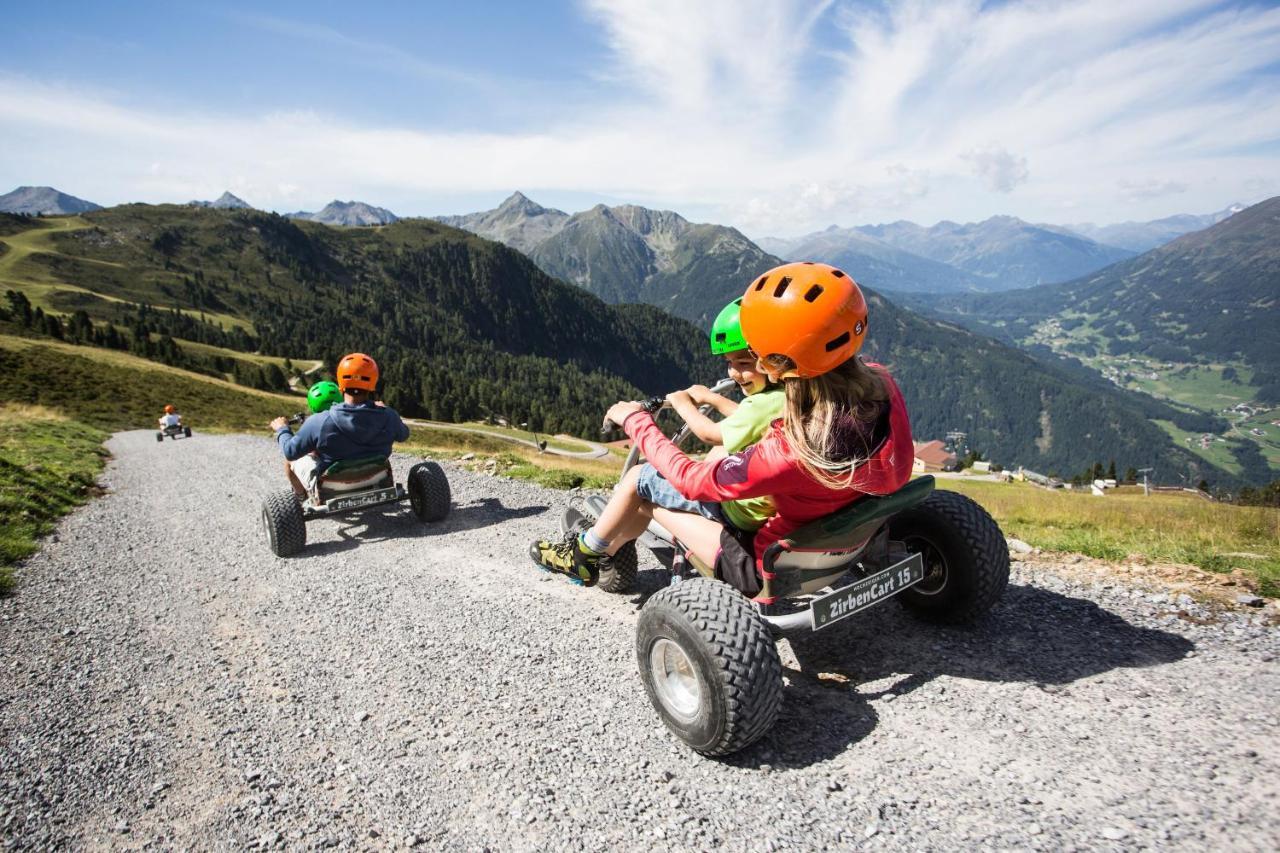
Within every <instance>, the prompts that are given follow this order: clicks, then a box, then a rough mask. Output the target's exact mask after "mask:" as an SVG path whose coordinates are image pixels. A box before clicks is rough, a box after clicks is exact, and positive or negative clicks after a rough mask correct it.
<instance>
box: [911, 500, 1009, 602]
mask: <svg viewBox="0 0 1280 853" xmlns="http://www.w3.org/2000/svg"><path fill="white" fill-rule="evenodd" d="M889 538H890V539H892V540H894V541H897V542H902V543H903V544H905V545H906V546H907V550H908V551H911V552H913V553H918V554H920V555H921V556H923V557H924V571H925V575H924V579H923V580H921V581H920V582H919V583H917V584H915V585H914V586H912V587H910V588H909V589H906V590H903V592H902V594H900V595H899V596H898V601H900V602H901V603H902V606H903V607H905V608H906V609H907V610H909V611H911V613H913V614H914V615H916V616H918V617H920V618H921V619H924V620H926V621H928V622H936V623H941V624H949V625H955V624H963V623H969V622H976V621H978V620H979V619H981V618H982V617H984V616H986V615H987V614H988V613H989V612H990V611H991V608H993V607H995V605H996V602H998V601H999V600H1000V597H1001V596H1002V595H1003V594H1004V590H1005V587H1006V586H1008V585H1009V549H1008V547H1007V546H1006V545H1005V541H1004V534H1002V533H1001V532H1000V527H999V525H997V524H996V522H995V519H993V518H992V517H991V516H990V514H988V513H987V511H986V510H985V509H983V508H982V507H981V506H980V505H978V504H977V503H975V502H974V501H972V500H970V499H969V498H967V497H965V496H964V495H962V494H960V493H959V492H949V491H946V490H938V491H935V492H933V493H932V494H930V495H929V497H927V498H925V499H924V500H923V501H921V502H920V503H918V504H916V505H915V506H913V507H911V508H910V509H908V510H905V511H903V512H900V513H898V514H897V515H895V516H894V517H893V519H892V520H890V522H889Z"/></svg>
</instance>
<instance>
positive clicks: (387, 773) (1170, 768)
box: [0, 432, 1280, 850]
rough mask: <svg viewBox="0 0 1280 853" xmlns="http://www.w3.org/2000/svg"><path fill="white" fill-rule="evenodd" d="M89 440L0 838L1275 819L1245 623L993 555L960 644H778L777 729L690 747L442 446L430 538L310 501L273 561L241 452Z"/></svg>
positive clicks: (1254, 647) (57, 555)
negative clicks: (101, 474) (996, 562)
mask: <svg viewBox="0 0 1280 853" xmlns="http://www.w3.org/2000/svg"><path fill="white" fill-rule="evenodd" d="M110 447H111V449H112V451H113V453H114V454H115V455H116V460H115V461H114V462H113V463H112V464H111V466H110V468H109V469H108V472H107V474H106V476H105V482H106V484H107V485H108V487H109V488H110V489H111V493H110V494H108V495H107V496H106V497H104V498H102V499H100V500H98V501H95V502H94V503H93V504H91V505H89V506H88V507H86V508H84V509H82V510H80V511H79V512H77V513H76V514H75V515H73V516H72V517H70V518H69V519H67V520H66V521H65V522H64V523H63V524H62V525H61V527H60V529H59V533H58V534H57V536H56V537H55V538H53V539H51V540H50V541H48V542H47V543H46V545H45V547H44V549H43V551H42V552H41V554H39V555H38V556H37V557H35V558H33V559H32V560H31V561H30V562H29V564H28V565H26V566H25V567H24V568H22V570H21V572H20V578H21V583H20V586H19V589H18V593H17V595H16V596H14V597H12V598H9V599H5V600H0V649H3V650H4V651H3V658H2V661H0V663H2V670H0V672H2V674H0V827H3V830H2V832H0V836H2V837H3V839H4V843H5V844H6V845H7V846H12V847H47V846H50V845H64V846H65V845H70V846H75V847H135V848H136V847H143V846H153V847H158V848H166V849H168V848H175V847H177V848H191V847H195V848H218V849H223V848H232V847H245V846H257V847H262V848H265V847H278V846H288V847H298V848H304V847H322V846H339V847H343V848H355V847H358V848H381V847H396V848H400V847H405V846H408V845H423V846H425V847H426V848H428V849H433V848H446V849H467V850H476V849H481V848H484V847H489V848H492V849H495V850H498V849H530V848H551V849H561V848H563V849H591V850H594V849H600V848H602V847H623V848H643V849H651V848H662V847H672V848H677V849H685V848H690V849H705V848H714V847H723V848H727V849H731V850H739V849H778V848H782V847H793V848H814V847H823V846H826V847H842V848H850V847H865V848H868V849H876V848H885V849H898V848H903V849H905V848H910V849H922V848H928V849H976V848H979V847H984V846H985V847H988V848H992V849H1002V848H1023V849H1046V850H1048V849H1054V850H1057V849H1064V848H1066V849H1070V848H1089V849H1098V848H1103V849H1107V848H1116V849H1120V848H1137V847H1154V848H1160V849H1188V850H1190V849H1204V848H1206V847H1213V848H1216V849H1256V850H1264V849H1266V850H1269V849H1274V848H1275V846H1276V842H1277V839H1280V811H1278V809H1277V806H1278V805H1280V803H1278V802H1277V797H1278V793H1280V791H1278V789H1280V755H1278V754H1277V750H1276V748H1275V744H1276V736H1277V732H1278V731H1280V719H1278V716H1280V663H1278V662H1277V655H1278V654H1280V632H1278V631H1277V629H1276V628H1274V627H1268V626H1266V625H1264V624H1262V622H1261V617H1260V616H1256V615H1252V614H1250V613H1248V612H1239V611H1233V612H1226V613H1222V614H1219V613H1217V612H1211V611H1207V610H1203V609H1200V608H1198V607H1195V606H1187V605H1186V604H1185V603H1184V604H1182V605H1179V604H1177V603H1170V602H1169V601H1168V599H1167V597H1164V596H1156V595H1153V594H1150V593H1147V592H1141V591H1134V590H1130V589H1128V588H1126V587H1124V586H1121V585H1110V584H1105V583H1088V582H1082V581H1079V580H1074V581H1073V580H1068V579H1066V578H1065V577H1064V576H1063V575H1062V574H1060V573H1058V572H1057V571H1055V568H1054V566H1053V565H1051V564H1046V563H1043V562H1034V561H1032V562H1026V561H1024V562H1020V563H1015V571H1016V574H1015V577H1014V580H1013V583H1012V585H1011V587H1010V589H1009V592H1008V594H1007V595H1006V598H1005V600H1004V602H1003V604H1002V605H1001V606H1000V608H999V609H998V611H997V612H996V614H995V615H994V617H993V618H992V619H991V620H990V621H989V622H988V623H987V624H985V625H984V626H983V627H982V628H980V629H977V630H972V631H960V630H940V629H936V628H931V627H927V626H923V625H920V624H918V623H916V622H914V621H912V620H911V619H909V618H907V617H906V616H905V615H904V614H903V613H902V612H901V611H900V610H899V609H898V608H897V607H896V606H894V605H890V606H887V607H883V608H881V609H880V610H878V611H873V612H871V613H870V614H868V615H866V616H865V617H858V618H857V619H855V620H850V622H849V623H848V624H842V625H841V626H838V627H835V628H832V629H830V630H829V631H828V632H824V633H823V634H821V635H816V636H812V637H808V638H805V639H803V640H801V641H797V642H795V643H793V644H784V646H783V657H784V662H785V663H786V664H787V666H788V669H787V671H786V674H787V678H788V686H787V688H786V691H785V699H784V708H783V712H782V718H781V720H780V721H779V724H778V726H777V727H776V729H775V730H774V732H773V733H772V734H771V735H770V736H768V737H767V738H766V739H765V740H764V741H763V742H762V743H760V744H759V745H757V746H756V747H753V748H751V749H749V750H747V751H746V752H744V753H742V754H740V755H738V756H736V757H734V758H732V759H730V760H728V761H713V760H709V759H703V758H700V757H698V756H696V755H695V754H693V753H691V752H689V751H688V750H686V749H684V748H683V747H682V746H681V745H679V744H678V743H677V742H676V741H675V740H674V739H673V738H672V737H671V736H670V735H669V734H668V733H667V732H666V730H665V729H664V728H663V727H662V725H661V723H660V722H659V721H658V718H657V716H656V715H655V714H654V712H653V711H652V709H651V708H650V707H649V705H648V703H647V700H646V699H645V697H644V694H643V691H642V688H641V686H640V681H639V677H638V676H637V674H636V669H635V662H634V651H633V646H632V643H633V633H632V629H633V625H634V621H635V611H636V608H637V606H638V604H639V602H640V600H641V599H642V596H639V595H637V596H625V597H610V596H608V595H606V594H604V593H601V592H599V591H597V590H581V589H579V588H576V587H573V586H571V585H569V584H568V583H565V582H563V581H562V580H560V579H557V578H552V577H550V576H547V575H543V574H540V573H538V572H535V571H534V570H533V569H532V568H531V567H530V566H529V564H528V561H527V557H526V556H525V550H526V547H527V543H528V540H530V539H531V538H532V537H534V536H535V535H537V534H539V533H547V532H550V531H551V530H552V529H553V528H554V527H555V517H556V514H557V513H558V511H559V509H560V507H561V506H562V505H563V502H564V498H565V496H564V494H563V493H558V492H552V491H547V490H543V489H540V488H538V487H535V486H532V485H528V484H524V483H519V482H511V481H505V480H500V479H493V478H488V477H484V476H481V475H477V474H472V473H468V472H464V471H460V470H458V469H456V468H453V467H449V466H446V467H447V470H448V471H449V473H450V477H451V481H452V483H453V489H454V501H455V507H454V511H453V515H452V517H451V518H450V519H449V520H448V521H447V522H446V523H444V524H442V525H439V526H436V527H423V526H421V525H419V524H418V523H417V522H416V521H415V520H413V518H412V517H411V516H410V515H409V514H408V512H407V509H406V510H404V511H402V512H399V513H384V514H382V515H380V516H375V517H374V518H372V519H370V520H368V523H367V524H358V525H354V526H342V525H339V524H338V523H336V522H321V523H317V524H313V525H311V526H310V527H309V534H310V537H311V544H310V545H309V547H308V549H307V551H305V552H304V554H303V555H302V556H301V557H298V558H294V559H288V560H279V559H276V558H274V557H272V556H271V555H270V553H269V552H268V551H267V550H266V546H265V543H264V542H263V540H262V536H261V535H260V531H259V529H258V526H257V524H258V501H259V498H260V496H261V494H262V493H264V492H265V491H266V490H268V489H271V488H278V487H280V486H281V485H282V483H283V477H282V474H281V472H280V463H279V457H278V455H277V454H276V452H275V450H274V448H273V447H272V445H271V444H270V442H269V441H267V440H266V439H256V438H249V437H213V436H207V435H197V437H196V438H194V439H192V440H190V441H180V442H166V443H165V444H164V445H162V446H161V445H157V444H156V442H155V440H154V438H153V437H152V433H149V432H142V433H128V434H123V435H119V436H117V437H115V438H114V439H112V441H111V444H110ZM410 462H411V460H409V459H408V458H401V459H398V460H397V469H398V472H399V473H400V474H401V475H403V473H404V471H405V470H406V469H407V467H408V465H409V463H410ZM660 582H661V578H660V576H659V573H658V572H656V571H649V572H643V573H642V583H643V585H644V590H646V591H652V590H653V589H654V588H655V587H656V585H657V584H658V583H660ZM1179 611H1182V613H1181V615H1180V614H1179Z"/></svg>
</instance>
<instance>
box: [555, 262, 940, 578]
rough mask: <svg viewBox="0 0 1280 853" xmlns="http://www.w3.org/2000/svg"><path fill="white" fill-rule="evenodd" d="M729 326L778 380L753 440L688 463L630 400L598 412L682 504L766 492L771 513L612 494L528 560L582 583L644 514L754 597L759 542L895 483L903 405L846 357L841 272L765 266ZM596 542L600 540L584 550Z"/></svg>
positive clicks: (856, 314)
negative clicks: (695, 507)
mask: <svg viewBox="0 0 1280 853" xmlns="http://www.w3.org/2000/svg"><path fill="white" fill-rule="evenodd" d="M741 323H742V331H743V333H744V335H745V336H746V340H747V343H748V345H749V346H750V347H751V349H752V351H753V352H754V353H755V354H756V355H757V359H758V361H757V366H758V367H759V369H760V370H761V371H762V372H764V373H766V374H768V376H769V377H770V379H772V380H773V381H775V382H781V383H783V390H784V393H785V395H786V401H785V405H784V407H783V414H782V417H781V418H780V419H778V420H776V421H774V422H773V423H772V424H771V425H770V428H769V431H768V432H767V433H766V434H765V436H764V438H762V439H761V440H760V441H759V442H758V443H756V444H754V445H752V446H750V447H747V448H746V449H744V450H743V451H741V452H739V453H735V454H731V455H729V456H726V457H724V458H722V459H718V460H709V461H705V462H698V461H695V460H693V459H691V458H690V457H688V456H686V455H685V454H684V453H682V452H681V451H680V449H679V448H678V447H676V446H675V445H674V444H673V443H672V442H671V441H670V439H668V438H667V437H666V436H665V435H663V433H662V431H661V430H660V429H659V428H658V426H657V424H656V423H654V420H653V417H652V416H651V415H649V414H648V413H646V412H645V411H644V410H643V409H642V408H641V406H640V404H639V403H633V402H620V403H616V404H615V405H614V406H613V407H612V408H610V409H609V412H608V414H607V415H606V417H607V418H608V419H609V420H612V421H613V422H615V423H618V424H621V425H622V428H623V429H624V430H625V431H626V433H627V435H628V436H630V437H631V439H632V441H634V442H635V443H636V445H637V446H638V447H639V448H640V450H641V452H643V453H644V455H645V457H646V458H647V459H648V460H649V462H650V464H652V465H653V467H654V468H656V469H657V470H658V471H659V472H660V473H661V474H662V475H663V476H664V477H665V478H666V479H667V480H668V481H669V482H670V483H671V484H672V485H673V486H675V487H676V488H677V489H678V490H679V491H680V493H681V494H683V495H684V496H685V497H686V498H688V499H689V500H692V501H717V502H719V501H730V500H739V499H742V498H750V497H757V496H763V495H769V496H771V497H772V499H773V503H774V507H775V509H776V512H777V514H776V515H774V516H773V517H772V518H770V519H769V520H768V521H766V522H765V524H764V526H763V527H761V528H760V529H759V530H758V531H756V532H754V533H752V532H749V531H744V530H739V529H737V528H736V527H735V526H733V525H731V524H726V523H724V522H723V521H717V520H714V519H712V518H707V517H705V516H704V515H700V514H694V513H689V512H677V511H673V510H670V509H665V508H663V507H659V506H655V505H653V504H651V503H649V502H647V501H644V500H643V499H641V498H639V497H638V496H634V497H630V496H627V495H618V494H616V495H615V498H614V500H611V501H610V503H609V505H608V506H607V507H606V508H605V510H604V512H602V513H601V515H600V518H599V520H597V522H596V524H595V526H594V527H593V528H592V529H591V530H590V531H589V533H588V534H584V536H582V537H579V538H578V540H577V542H576V543H575V542H564V543H557V545H556V546H554V547H552V546H549V543H536V544H535V546H534V549H533V553H534V558H535V560H537V561H538V562H540V563H541V564H542V565H543V566H545V567H546V568H549V569H552V570H555V571H560V572H563V573H564V574H568V575H570V576H571V577H574V578H576V579H579V580H580V581H581V582H582V583H584V584H586V585H590V584H592V583H594V582H595V579H596V576H597V574H598V572H599V564H600V561H601V559H604V558H606V555H608V554H613V553H616V552H617V551H618V549H620V548H621V547H623V546H624V545H626V544H627V543H629V542H631V541H632V540H634V539H635V538H636V537H637V536H639V535H640V533H642V532H643V531H644V529H645V528H646V527H647V526H648V524H649V521H650V519H654V520H656V521H657V522H658V523H659V524H661V525H662V526H663V527H665V528H666V529H667V530H668V531H670V532H671V534H672V535H674V536H675V537H676V539H678V540H679V541H680V542H681V543H682V544H683V545H684V546H685V548H687V549H688V550H689V551H690V552H691V553H692V555H693V556H694V557H696V558H697V559H698V560H699V561H701V562H703V563H704V564H706V565H709V566H713V567H714V568H715V575H716V577H717V578H719V579H721V580H723V581H725V582H727V583H729V584H731V585H733V586H734V587H736V588H737V589H739V590H740V591H742V592H743V593H745V594H747V595H755V594H757V593H758V592H759V591H760V571H761V566H762V558H763V555H764V552H765V550H766V549H767V548H768V547H769V545H770V544H772V543H773V542H775V541H777V540H778V539H780V538H782V537H784V536H786V535H787V534H788V533H790V532H791V531H793V530H795V529H797V528H799V527H801V526H803V525H804V524H806V523H808V522H810V521H813V520H815V519H817V518H821V517H822V516H825V515H829V514H830V513H832V512H834V511H835V510H837V509H839V508H841V507H843V506H845V505H846V504H848V503H849V502H850V501H852V500H854V499H856V498H857V497H859V496H860V495H864V494H889V493H891V492H894V491H897V490H898V489H899V488H901V487H902V485H903V484H905V483H906V482H907V480H908V479H909V478H910V475H911V466H912V461H913V458H914V451H913V446H912V443H911V425H910V422H909V420H908V418H907V411H906V405H905V404H904V403H903V400H902V395H901V393H900V392H899V391H898V387H897V385H895V384H894V382H893V380H892V379H891V378H890V377H889V375H888V373H887V372H886V371H885V370H884V369H883V368H881V367H879V366H878V365H872V364H864V363H863V362H862V361H861V360H859V359H858V358H857V357H856V355H857V352H858V350H859V349H860V348H861V347H862V342H863V340H864V338H865V336H866V325H867V304H866V300H865V299H864V298H863V295H862V291H861V290H860V289H859V288H858V286H857V284H856V283H854V281H853V280H852V279H851V278H849V276H847V275H846V274H845V273H844V272H842V271H841V270H838V269H836V268H834V267H830V266H827V265H825V264H815V263H795V264H785V265H783V266H780V267H777V268H775V269H772V270H770V271H769V272H767V273H765V274H764V275H762V276H761V277H760V278H759V279H757V280H756V281H754V282H752V283H751V284H750V285H749V286H748V288H747V292H746V294H745V295H744V296H743V300H742V309H741ZM588 536H589V537H590V539H591V541H590V542H589V543H588V542H587V541H584V540H586V539H587V538H588ZM600 543H607V544H606V545H605V547H604V548H603V549H600V548H597V547H590V545H598V544H600ZM548 547H551V548H552V551H554V552H556V553H555V556H557V557H559V558H560V559H558V560H556V561H554V562H553V561H550V560H547V559H546V558H545V557H544V558H543V559H541V560H539V559H538V554H539V552H540V551H539V549H543V550H541V553H543V554H547V553H548V551H547V550H546V549H547V548H548ZM559 551H563V552H564V553H563V554H559V553H558V552H559Z"/></svg>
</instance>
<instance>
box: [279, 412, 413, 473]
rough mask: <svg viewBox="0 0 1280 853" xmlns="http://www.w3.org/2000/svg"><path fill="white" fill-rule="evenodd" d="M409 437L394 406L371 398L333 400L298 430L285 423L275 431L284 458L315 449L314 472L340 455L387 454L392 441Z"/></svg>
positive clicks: (343, 456) (356, 457)
mask: <svg viewBox="0 0 1280 853" xmlns="http://www.w3.org/2000/svg"><path fill="white" fill-rule="evenodd" d="M408 437H409V428H408V427H407V426H405V425H404V421H402V420H400V415H399V414H397V413H396V410H395V409H388V408H385V407H383V406H375V405H374V404H373V403H372V402H366V403H360V404H358V405H353V404H351V403H336V404H334V405H333V406H331V407H330V408H329V410H328V411H326V412H321V413H320V414H318V415H312V416H311V417H309V418H307V419H306V420H305V421H304V422H303V424H302V428H301V429H299V430H298V434H297V435H294V434H293V433H292V432H291V431H290V430H289V428H288V427H287V426H283V427H280V429H279V430H277V431H276V441H277V442H279V444H280V452H281V453H283V454H284V458H285V459H288V460H289V461H290V462H292V461H293V460H295V459H301V458H302V457H303V456H305V455H307V454H308V453H311V452H312V451H315V454H316V456H318V457H319V458H320V466H319V469H318V472H317V473H323V472H324V470H325V469H326V468H328V467H329V466H330V465H332V464H333V463H334V462H337V461H338V460H340V459H360V458H363V457H367V456H390V455H391V444H392V443H393V442H396V441H404V440H405V439H407V438H408Z"/></svg>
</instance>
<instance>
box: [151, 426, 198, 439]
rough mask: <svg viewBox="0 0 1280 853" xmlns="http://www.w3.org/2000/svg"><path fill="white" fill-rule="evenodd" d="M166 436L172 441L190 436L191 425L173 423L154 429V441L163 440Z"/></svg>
mask: <svg viewBox="0 0 1280 853" xmlns="http://www.w3.org/2000/svg"><path fill="white" fill-rule="evenodd" d="M166 438H172V439H173V440H174V441H177V440H178V439H179V438H191V427H189V426H182V425H181V424H173V425H172V426H166V427H160V429H158V430H156V441H164V440H165V439H166Z"/></svg>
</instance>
